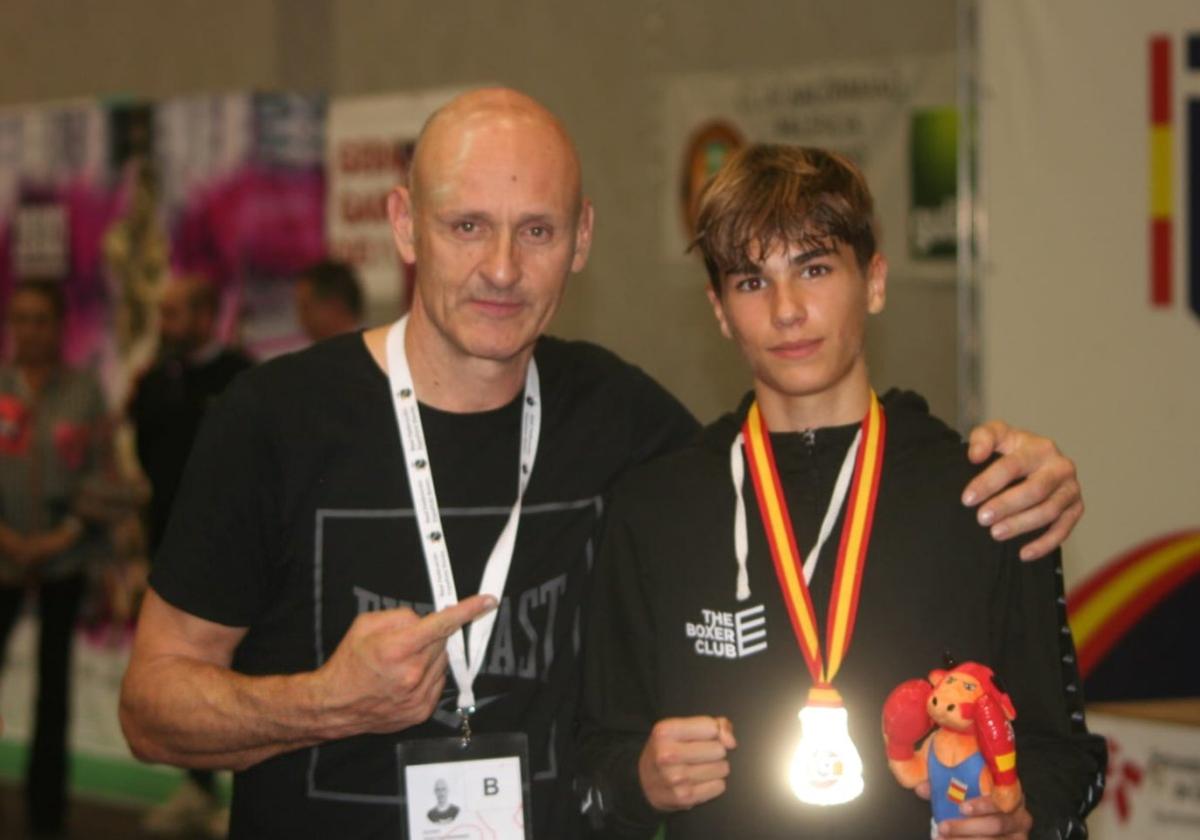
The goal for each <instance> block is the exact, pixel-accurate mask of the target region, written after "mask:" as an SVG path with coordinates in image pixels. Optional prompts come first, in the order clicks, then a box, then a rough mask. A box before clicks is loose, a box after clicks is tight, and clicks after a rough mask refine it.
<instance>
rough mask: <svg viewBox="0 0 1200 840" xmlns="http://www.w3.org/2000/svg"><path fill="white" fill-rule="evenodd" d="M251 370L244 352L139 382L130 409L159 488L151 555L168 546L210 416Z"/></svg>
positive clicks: (151, 374) (181, 365)
mask: <svg viewBox="0 0 1200 840" xmlns="http://www.w3.org/2000/svg"><path fill="white" fill-rule="evenodd" d="M251 364H253V363H252V362H251V360H250V357H248V356H246V355H245V354H244V353H242V352H241V351H239V350H234V349H231V348H222V349H221V350H220V351H219V352H218V353H217V354H216V355H215V356H213V357H212V358H211V359H207V360H205V361H203V362H199V363H188V362H185V361H183V360H180V359H164V360H163V361H160V362H158V363H156V364H155V365H154V366H153V367H151V368H150V369H149V370H147V371H146V373H145V375H144V376H142V378H141V379H140V380H139V381H138V384H137V390H136V391H135V392H134V394H133V398H132V399H131V400H130V403H129V419H130V420H131V421H132V422H133V426H134V431H135V432H136V433H137V453H138V460H139V461H140V462H141V465H142V469H143V470H144V471H145V473H146V477H147V478H149V479H150V486H151V487H153V488H154V495H153V496H151V497H150V506H149V511H148V520H149V526H150V528H149V531H150V533H149V536H150V549H151V551H155V550H157V548H158V545H159V543H161V542H162V536H163V531H164V530H165V529H166V526H167V517H168V516H169V515H170V513H171V505H172V504H173V503H174V501H175V493H176V491H177V490H178V489H179V482H180V480H181V479H182V478H183V468H184V466H185V465H186V464H187V458H188V453H189V452H191V451H192V444H193V443H194V442H195V440H196V434H197V433H198V432H199V431H200V423H201V421H202V420H203V419H204V415H205V414H206V413H207V412H208V409H209V407H210V406H211V405H212V403H213V401H214V400H215V399H216V398H217V397H218V396H220V394H221V392H222V391H224V390H225V389H226V388H227V387H229V383H230V382H232V381H233V378H234V377H235V376H237V375H238V374H239V373H241V372H242V371H243V370H245V369H246V368H248V367H250V365H251Z"/></svg>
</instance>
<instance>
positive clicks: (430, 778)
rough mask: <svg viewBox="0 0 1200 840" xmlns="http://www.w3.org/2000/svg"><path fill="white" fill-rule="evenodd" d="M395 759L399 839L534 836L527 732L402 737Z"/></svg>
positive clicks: (514, 839)
mask: <svg viewBox="0 0 1200 840" xmlns="http://www.w3.org/2000/svg"><path fill="white" fill-rule="evenodd" d="M396 759H397V765H398V767H399V772H400V809H401V818H400V823H401V826H402V832H401V837H402V838H407V840H460V838H461V840H478V838H481V837H487V838H492V840H533V833H532V827H531V826H532V821H533V819H532V818H533V801H532V796H531V791H532V788H531V786H530V775H529V739H528V738H527V737H526V736H525V733H523V732H506V733H491V734H480V733H477V734H473V735H471V737H470V738H469V739H464V738H457V737H455V738H431V739H428V740H421V741H405V742H403V743H401V744H399V745H398V746H397V747H396Z"/></svg>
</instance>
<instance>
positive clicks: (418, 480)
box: [387, 315, 542, 732]
mask: <svg viewBox="0 0 1200 840" xmlns="http://www.w3.org/2000/svg"><path fill="white" fill-rule="evenodd" d="M407 326H408V316H407V315H405V316H404V317H403V318H401V319H400V320H399V321H397V322H396V323H395V324H393V325H392V328H391V329H390V330H388V336H387V362H388V381H389V384H390V386H391V391H392V404H393V406H394V407H395V409H396V424H397V426H398V427H399V429H400V443H401V445H402V446H403V447H404V467H405V470H407V472H408V488H409V492H410V493H411V494H412V502H413V512H414V513H415V515H416V518H417V528H418V529H419V530H420V535H421V549H422V552H423V553H424V555H425V568H426V570H427V571H428V573H429V585H430V588H431V589H432V590H433V605H434V609H437V610H443V609H445V608H446V607H448V606H450V605H452V604H456V603H458V590H457V588H456V587H455V585H454V570H453V568H452V566H451V565H450V552H449V550H448V549H447V548H446V538H445V530H444V529H443V528H442V515H441V511H440V509H439V508H438V500H437V492H436V490H435V489H434V479H433V465H432V464H431V463H430V460H429V451H428V449H427V448H426V445H425V433H424V429H423V428H422V425H421V411H420V408H419V406H418V403H417V394H416V389H415V388H414V387H413V381H412V371H411V370H410V369H409V366H408V356H407V354H406V352H405V349H404V333H405V330H406V328H407ZM541 422H542V398H541V389H540V387H539V383H538V373H537V364H536V363H535V362H534V361H533V359H532V358H531V359H530V360H529V369H528V371H527V372H526V374H525V394H524V398H523V399H522V400H521V457H520V461H519V463H518V465H517V500H516V501H515V502H514V503H513V507H512V510H511V511H510V512H509V514H508V521H507V522H505V523H504V530H502V531H501V532H500V536H499V537H498V538H497V539H496V545H495V546H494V547H493V548H492V552H491V554H490V555H489V556H488V560H487V565H485V566H484V569H483V580H482V581H481V582H480V586H479V592H480V594H483V595H491V596H492V597H494V598H495V599H496V602H497V603H499V601H500V599H501V597H502V596H503V595H504V583H505V581H506V580H507V579H508V570H509V567H510V566H511V565H512V558H513V550H514V549H515V548H516V543H517V525H518V523H519V522H520V519H521V500H522V499H523V498H524V496H525V488H526V487H527V486H528V485H529V476H530V474H531V473H532V472H533V462H534V459H535V458H536V457H537V448H538V434H539V431H540V428H541ZM496 612H497V611H496V610H489V611H488V612H487V613H485V614H483V615H482V616H480V617H479V618H477V619H475V620H474V621H473V622H471V634H470V652H469V654H468V652H467V645H466V643H464V641H463V638H464V636H465V635H466V633H465V631H459V632H457V633H454V634H453V635H451V636H450V638H448V639H447V640H446V655H447V657H448V658H449V660H450V671H451V673H453V674H454V681H455V682H456V683H457V684H458V711H459V714H460V715H461V716H462V717H463V721H464V729H465V730H466V731H467V732H469V728H467V725H468V724H467V717H468V716H469V715H470V714H471V713H472V712H473V711H474V706H475V692H474V684H475V677H476V675H477V674H478V673H479V670H480V667H481V666H482V665H483V658H484V653H485V652H486V650H487V645H488V640H489V639H490V638H491V635H492V628H493V627H494V626H495V623H496Z"/></svg>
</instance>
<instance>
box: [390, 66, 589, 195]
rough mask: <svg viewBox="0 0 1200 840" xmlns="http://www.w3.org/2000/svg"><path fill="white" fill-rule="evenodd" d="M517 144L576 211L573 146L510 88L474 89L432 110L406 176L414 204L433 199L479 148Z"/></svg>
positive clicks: (540, 109) (578, 189)
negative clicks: (547, 169)
mask: <svg viewBox="0 0 1200 840" xmlns="http://www.w3.org/2000/svg"><path fill="white" fill-rule="evenodd" d="M485 144H489V145H495V144H500V145H509V144H519V145H521V146H522V147H524V148H525V149H528V150H530V151H531V152H534V153H537V154H538V156H539V159H541V160H542V161H544V163H545V165H546V166H547V167H550V168H552V169H554V170H557V171H555V172H554V175H555V177H557V178H559V179H561V183H562V185H563V187H565V188H566V189H568V190H570V191H571V193H572V195H573V203H574V206H575V210H576V213H578V210H579V208H580V207H581V206H582V176H581V174H580V165H579V154H578V152H577V151H576V149H575V143H574V142H573V141H572V140H571V136H570V135H569V134H568V133H567V130H566V128H565V127H564V126H563V124H562V122H561V121H560V120H559V119H558V117H556V116H554V114H552V113H551V112H550V111H549V110H548V109H547V108H546V107H545V106H544V105H542V104H541V103H540V102H538V101H537V100H536V99H533V98H532V97H530V96H527V95H526V94H524V93H521V92H520V91H517V90H513V89H511V88H480V89H478V90H472V91H468V92H467V93H464V94H462V95H460V96H457V97H455V98H454V99H452V100H451V101H450V102H448V103H446V104H445V105H443V106H442V107H441V108H439V109H438V110H436V111H435V112H434V113H433V114H432V115H431V116H430V117H429V119H428V120H426V122H425V125H424V127H423V128H422V129H421V133H420V135H419V136H418V137H417V144H416V149H415V151H414V152H413V162H412V167H411V169H410V171H409V189H410V191H411V193H412V197H413V200H414V202H417V203H419V202H420V201H422V200H423V199H427V198H429V197H433V196H436V195H437V194H439V192H441V191H444V190H445V189H447V184H448V183H449V181H450V180H451V179H453V178H454V177H455V176H456V175H458V174H459V173H460V172H461V171H462V169H463V167H464V166H466V165H468V163H469V162H470V160H471V159H472V157H473V154H474V153H476V152H478V151H479V150H480V148H481V146H483V145H485Z"/></svg>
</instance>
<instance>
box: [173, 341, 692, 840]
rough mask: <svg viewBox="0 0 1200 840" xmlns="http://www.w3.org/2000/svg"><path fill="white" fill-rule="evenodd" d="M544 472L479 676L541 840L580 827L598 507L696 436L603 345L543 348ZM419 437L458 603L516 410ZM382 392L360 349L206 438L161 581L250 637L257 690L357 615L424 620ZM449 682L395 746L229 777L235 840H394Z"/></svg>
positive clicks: (360, 740)
mask: <svg viewBox="0 0 1200 840" xmlns="http://www.w3.org/2000/svg"><path fill="white" fill-rule="evenodd" d="M535 358H536V359H537V363H538V371H539V375H540V377H541V383H542V403H543V415H542V427H541V436H540V444H539V449H538V453H537V462H536V465H535V467H534V471H533V474H532V476H531V478H530V482H529V487H528V489H527V491H526V495H525V501H524V506H523V510H522V515H521V522H520V528H519V530H518V535H517V544H516V552H515V555H514V559H513V565H512V568H511V571H510V573H509V578H508V582H507V586H506V587H505V595H504V598H503V599H502V602H501V604H500V606H499V608H498V614H497V619H496V626H495V630H494V631H493V634H492V639H491V642H490V645H489V649H488V654H487V659H486V661H485V664H484V667H483V670H482V672H481V673H480V675H479V677H478V679H477V680H476V683H475V694H476V698H477V707H478V712H477V714H476V715H475V717H473V718H472V725H473V728H474V729H475V731H477V732H489V731H493V732H501V731H523V732H525V733H527V735H528V737H529V747H530V758H531V765H532V766H531V770H532V775H533V780H534V792H533V800H534V831H535V836H537V837H546V838H551V837H554V838H558V837H571V836H574V835H575V834H576V832H577V831H578V818H577V816H576V813H577V811H578V807H577V805H576V797H575V796H574V794H573V792H572V785H573V781H574V774H575V758H574V748H573V745H572V738H573V726H574V718H575V709H576V705H577V698H578V678H577V672H578V649H579V643H580V633H581V626H580V621H581V618H580V615H579V611H580V606H581V604H582V602H583V600H584V590H585V585H586V582H587V578H588V574H589V572H590V569H591V563H592V555H593V539H594V536H595V533H596V528H597V524H598V520H599V517H600V514H601V512H602V507H603V502H602V497H603V494H604V493H605V491H606V490H607V488H608V487H609V485H610V484H611V482H612V481H613V480H614V479H615V478H616V477H617V476H618V475H620V474H621V473H622V472H623V471H624V470H626V469H627V468H628V467H630V466H633V465H635V464H637V463H640V462H642V461H645V460H646V459H648V458H650V457H652V456H654V455H656V454H658V453H660V452H662V451H664V450H665V449H667V448H670V447H672V446H674V445H676V444H678V443H680V442H682V441H683V440H685V439H686V438H688V437H690V436H691V435H692V434H693V433H694V431H695V428H696V426H695V421H694V420H693V419H692V418H691V416H690V415H689V414H688V413H687V411H686V410H685V409H684V408H683V407H682V406H681V405H680V404H679V403H678V402H677V401H675V400H674V399H673V398H672V397H671V396H670V395H668V394H667V393H666V392H665V391H663V390H662V388H661V387H659V386H658V385H657V384H655V383H654V382H653V381H652V380H651V379H650V378H649V377H647V376H646V375H645V374H643V373H642V372H640V371H639V370H637V369H636V368H633V367H631V366H630V365H627V364H625V363H624V362H622V361H620V360H619V359H617V358H616V357H615V356H613V355H612V354H611V353H609V352H607V351H605V350H602V349H601V348H598V347H595V346H593V345H589V344H585V343H579V342H563V341H560V340H556V339H550V338H543V339H541V340H540V341H539V343H538V346H537V349H536V351H535ZM421 411H422V420H423V422H424V426H425V434H426V437H427V444H428V448H429V452H430V460H431V462H432V466H433V471H434V481H435V484H436V487H437V493H438V500H439V503H440V506H441V511H442V519H443V523H444V528H445V532H446V533H445V538H446V540H447V544H448V546H449V549H450V554H451V558H452V562H453V565H454V574H455V582H456V584H457V587H458V591H459V593H460V594H464V595H465V594H467V593H472V592H475V591H477V590H478V586H479V581H480V578H481V576H482V570H483V565H484V563H485V562H486V559H487V555H488V553H489V551H490V550H491V547H492V545H493V544H494V542H495V539H496V537H497V536H498V534H499V532H500V530H501V528H502V527H503V524H504V521H505V519H506V517H507V515H508V512H509V510H510V508H511V506H512V503H513V501H514V499H515V496H516V490H517V478H516V468H517V459H518V446H519V433H520V420H521V409H520V398H519V397H518V398H517V399H515V400H513V402H512V403H510V404H509V405H507V406H504V407H502V408H499V409H497V410H494V411H488V412H482V413H475V414H450V413H446V412H442V411H436V410H433V409H430V408H428V407H425V406H422V409H421ZM402 458H403V455H402V449H401V446H400V440H399V433H398V431H397V428H396V423H395V416H394V411H393V407H392V403H391V398H390V395H389V393H388V383H387V377H386V376H385V375H384V373H383V372H382V371H381V370H380V369H379V368H378V366H377V365H376V364H375V362H374V361H373V360H372V358H371V356H370V354H369V353H368V351H367V349H366V347H365V345H364V343H363V340H362V337H361V335H358V334H354V335H349V336H343V337H340V338H336V339H332V340H330V341H327V342H323V343H321V344H319V345H317V346H315V347H313V348H310V349H309V350H306V351H303V352H301V353H297V354H294V355H291V356H285V357H282V358H280V359H276V360H274V361H272V362H268V363H267V364H265V365H263V366H261V367H260V368H257V369H255V370H253V371H251V372H249V373H248V374H246V375H245V376H243V377H241V378H240V379H239V381H238V382H237V383H236V384H235V385H234V387H232V388H231V389H230V391H229V392H228V393H227V395H226V396H225V397H224V398H223V400H222V401H221V402H220V403H218V405H217V407H216V408H215V409H214V411H213V412H212V414H211V415H210V418H209V419H208V420H207V421H206V423H205V426H204V428H203V429H202V430H201V433H200V437H199V439H198V440H197V443H196V447H195V450H194V451H193V454H192V458H191V460H190V462H189V465H188V469H187V473H186V475H185V477H184V480H183V484H182V486H181V489H180V493H179V496H178V500H177V504H176V507H175V511H174V513H173V514H172V517H171V520H170V524H169V526H168V529H167V534H166V537H165V540H164V543H163V546H162V549H161V551H160V553H159V557H158V560H157V563H156V566H155V570H154V574H153V576H152V578H151V584H152V586H153V587H154V589H155V591H156V592H157V593H158V594H159V595H160V596H161V597H162V598H164V599H165V600H166V601H167V602H169V603H171V604H173V605H174V606H176V607H179V608H181V609H183V610H185V611H187V612H189V613H192V614H194V615H197V616H200V617H202V618H206V619H208V620H210V621H215V622H219V623H221V624H225V625H229V626H236V627H247V628H249V630H248V632H247V634H246V637H245V639H244V640H243V642H242V644H241V645H240V646H239V647H238V650H237V652H236V654H235V658H234V667H235V669H236V670H238V671H241V672H243V673H247V674H282V673H294V672H299V671H305V670H310V669H312V668H315V667H317V666H319V665H321V664H322V663H323V662H324V661H325V660H326V659H327V658H328V657H329V656H330V655H331V653H332V652H333V650H334V649H335V648H336V646H337V644H338V642H339V640H340V639H341V638H342V636H343V635H344V633H345V632H346V630H347V628H348V627H349V625H350V623H351V622H352V621H353V619H354V618H355V616H356V615H358V614H359V613H360V612H364V611H369V610H378V609H386V608H389V607H394V606H398V605H406V606H411V607H413V608H414V609H415V610H416V611H417V612H419V613H425V612H428V611H429V610H430V609H432V606H431V604H432V597H431V594H430V587H429V582H428V579H427V576H426V571H425V564H424V559H423V555H422V553H421V546H420V542H419V540H418V536H417V533H416V529H415V527H414V522H415V521H414V518H413V514H412V510H411V502H410V496H409V491H408V485H407V480H406V477H405V470H404V466H403V460H402ZM456 696H457V689H456V686H455V684H454V680H453V678H452V677H448V678H447V684H446V689H445V692H444V694H443V697H442V701H441V703H440V705H439V707H438V709H437V711H436V712H435V713H434V715H433V717H432V719H430V720H429V721H427V722H426V723H424V724H421V725H419V726H416V727H412V728H410V729H408V730H405V731H404V732H401V733H396V734H393V735H364V736H359V737H355V738H350V739H346V740H343V741H337V742H330V743H326V744H322V745H320V746H319V747H314V748H311V749H306V750H300V751H296V752H292V753H288V754H284V755H281V756H277V757H275V758H273V759H270V760H267V761H264V762H262V763H261V764H258V765H256V766H254V767H252V768H250V769H248V770H246V771H244V772H241V773H238V774H237V775H236V777H235V784H234V802H233V820H232V836H233V837H255V838H265V837H300V836H304V837H316V836H321V837H325V836H328V837H333V836H337V837H388V838H393V837H398V836H400V831H401V828H400V825H401V822H400V807H399V800H398V796H397V787H398V774H397V770H396V757H395V745H396V744H397V743H398V742H399V741H400V740H403V739H408V738H425V737H444V736H447V735H451V734H454V733H455V732H456V731H457V729H456V726H457V721H456V718H455V715H454V708H455V699H456Z"/></svg>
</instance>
